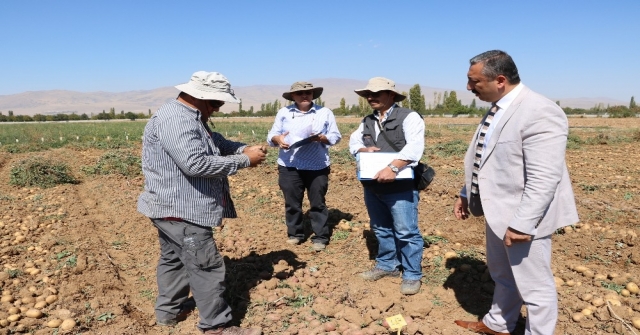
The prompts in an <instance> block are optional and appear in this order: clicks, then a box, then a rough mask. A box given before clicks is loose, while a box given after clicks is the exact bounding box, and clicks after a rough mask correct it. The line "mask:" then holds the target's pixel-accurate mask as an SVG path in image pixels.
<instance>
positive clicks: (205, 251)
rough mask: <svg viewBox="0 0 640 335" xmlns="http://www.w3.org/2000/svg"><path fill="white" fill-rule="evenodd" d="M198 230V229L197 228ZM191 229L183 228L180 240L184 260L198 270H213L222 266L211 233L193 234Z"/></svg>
mask: <svg viewBox="0 0 640 335" xmlns="http://www.w3.org/2000/svg"><path fill="white" fill-rule="evenodd" d="M198 229H199V228H198ZM190 230H193V228H192V227H186V228H185V234H184V239H183V240H182V251H183V253H184V256H185V258H189V259H190V260H191V263H193V265H195V266H196V267H198V268H199V269H202V270H206V269H215V268H219V267H221V266H222V265H223V264H224V260H223V259H222V255H220V252H219V251H218V247H217V245H216V242H215V240H214V239H213V234H212V233H211V232H204V233H203V232H201V231H200V232H193V231H190Z"/></svg>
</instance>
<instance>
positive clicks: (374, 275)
mask: <svg viewBox="0 0 640 335" xmlns="http://www.w3.org/2000/svg"><path fill="white" fill-rule="evenodd" d="M360 277H362V279H364V280H370V281H376V280H378V279H380V278H382V277H400V271H398V270H393V271H385V270H382V269H379V268H373V269H371V270H369V271H365V272H362V273H360Z"/></svg>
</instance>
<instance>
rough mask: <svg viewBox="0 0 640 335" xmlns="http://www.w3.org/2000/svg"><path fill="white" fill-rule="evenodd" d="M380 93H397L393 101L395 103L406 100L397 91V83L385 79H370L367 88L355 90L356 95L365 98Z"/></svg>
mask: <svg viewBox="0 0 640 335" xmlns="http://www.w3.org/2000/svg"><path fill="white" fill-rule="evenodd" d="M380 91H391V92H393V93H395V94H396V96H395V97H394V99H393V101H395V102H398V101H402V100H404V99H405V98H406V96H404V95H402V94H400V92H398V91H397V90H396V83H395V82H394V81H393V80H391V79H387V78H384V77H374V78H371V79H369V83H367V87H365V88H363V89H360V90H355V92H356V94H357V95H359V96H361V97H363V98H366V95H367V93H368V92H380Z"/></svg>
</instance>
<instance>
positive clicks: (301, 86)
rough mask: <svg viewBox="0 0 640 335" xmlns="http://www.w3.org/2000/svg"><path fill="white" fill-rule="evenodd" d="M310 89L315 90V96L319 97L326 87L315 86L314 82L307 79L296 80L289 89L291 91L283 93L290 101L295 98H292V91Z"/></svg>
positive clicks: (315, 97)
mask: <svg viewBox="0 0 640 335" xmlns="http://www.w3.org/2000/svg"><path fill="white" fill-rule="evenodd" d="M309 90H311V91H313V98H314V99H318V97H319V96H320V95H322V90H324V88H322V87H313V84H312V83H308V82H306V81H296V82H295V83H293V85H291V89H290V90H289V92H284V93H282V97H283V98H285V99H287V100H289V101H293V98H291V93H293V92H298V91H309Z"/></svg>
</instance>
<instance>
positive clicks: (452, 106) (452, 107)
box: [443, 91, 467, 115]
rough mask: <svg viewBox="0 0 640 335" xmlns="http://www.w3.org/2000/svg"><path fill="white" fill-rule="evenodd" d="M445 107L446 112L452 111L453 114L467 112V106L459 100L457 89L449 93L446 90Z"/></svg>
mask: <svg viewBox="0 0 640 335" xmlns="http://www.w3.org/2000/svg"><path fill="white" fill-rule="evenodd" d="M443 107H444V110H445V112H446V113H451V114H453V115H458V114H464V113H466V112H467V111H466V109H465V107H464V106H463V105H462V102H460V100H458V95H457V94H456V91H451V93H448V94H447V92H445V99H444V103H443Z"/></svg>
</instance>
